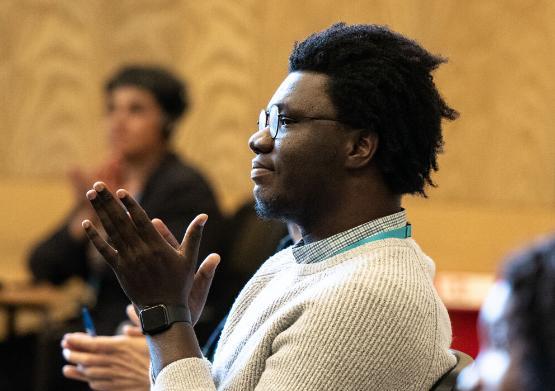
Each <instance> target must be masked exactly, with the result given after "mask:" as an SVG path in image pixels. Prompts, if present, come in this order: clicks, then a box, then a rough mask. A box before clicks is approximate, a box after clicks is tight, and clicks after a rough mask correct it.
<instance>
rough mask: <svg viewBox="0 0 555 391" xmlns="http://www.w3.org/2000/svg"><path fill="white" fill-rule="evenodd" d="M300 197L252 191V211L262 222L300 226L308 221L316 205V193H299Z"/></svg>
mask: <svg viewBox="0 0 555 391" xmlns="http://www.w3.org/2000/svg"><path fill="white" fill-rule="evenodd" d="M301 194H302V196H299V195H298V196H296V197H295V196H292V194H291V192H288V193H287V194H282V195H278V194H271V195H268V194H263V193H262V192H257V191H254V209H255V211H256V214H257V215H258V217H260V218H261V219H264V220H280V221H283V222H284V223H295V224H302V223H304V222H307V221H310V217H311V216H312V214H313V213H314V209H315V208H314V207H315V206H316V205H318V204H319V203H318V200H317V193H316V192H311V191H307V192H301Z"/></svg>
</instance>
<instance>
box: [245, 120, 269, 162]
mask: <svg viewBox="0 0 555 391" xmlns="http://www.w3.org/2000/svg"><path fill="white" fill-rule="evenodd" d="M249 148H250V149H251V150H252V151H253V152H254V153H256V154H257V155H258V154H261V153H270V152H271V151H272V149H274V140H273V139H272V137H271V136H270V127H269V126H266V127H265V128H264V129H262V130H259V131H257V132H255V133H254V134H253V135H252V136H251V137H250V138H249Z"/></svg>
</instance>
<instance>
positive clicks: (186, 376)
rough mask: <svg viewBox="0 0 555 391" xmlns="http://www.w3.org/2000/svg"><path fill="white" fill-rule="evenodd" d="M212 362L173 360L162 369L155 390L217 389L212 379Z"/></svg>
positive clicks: (154, 383)
mask: <svg viewBox="0 0 555 391" xmlns="http://www.w3.org/2000/svg"><path fill="white" fill-rule="evenodd" d="M210 372H211V364H210V361H208V360H206V359H199V358H188V359H184V360H179V361H176V362H173V363H171V364H169V365H167V366H166V367H164V368H163V369H162V371H160V373H159V374H158V377H157V378H156V381H155V382H152V383H151V386H152V387H151V389H152V390H153V391H181V390H190V391H215V390H216V386H215V385H214V382H213V381H212V375H211V374H210Z"/></svg>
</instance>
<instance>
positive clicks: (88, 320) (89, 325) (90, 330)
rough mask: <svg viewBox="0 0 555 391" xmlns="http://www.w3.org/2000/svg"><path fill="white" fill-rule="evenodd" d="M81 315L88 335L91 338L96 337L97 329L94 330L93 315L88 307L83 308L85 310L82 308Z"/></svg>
mask: <svg viewBox="0 0 555 391" xmlns="http://www.w3.org/2000/svg"><path fill="white" fill-rule="evenodd" d="M81 314H82V315H83V325H84V326H85V330H86V331H87V334H89V335H90V336H91V337H96V329H95V328H94V323H93V320H92V317H91V313H90V312H89V309H88V308H87V306H83V308H81Z"/></svg>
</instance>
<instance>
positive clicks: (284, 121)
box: [279, 116, 297, 126]
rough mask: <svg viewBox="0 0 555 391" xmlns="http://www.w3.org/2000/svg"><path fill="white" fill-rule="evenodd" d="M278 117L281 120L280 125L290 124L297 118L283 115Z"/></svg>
mask: <svg viewBox="0 0 555 391" xmlns="http://www.w3.org/2000/svg"><path fill="white" fill-rule="evenodd" d="M279 119H280V121H281V125H283V126H287V125H292V124H294V123H296V122H297V120H295V119H294V118H290V117H285V116H280V117H279Z"/></svg>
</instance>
